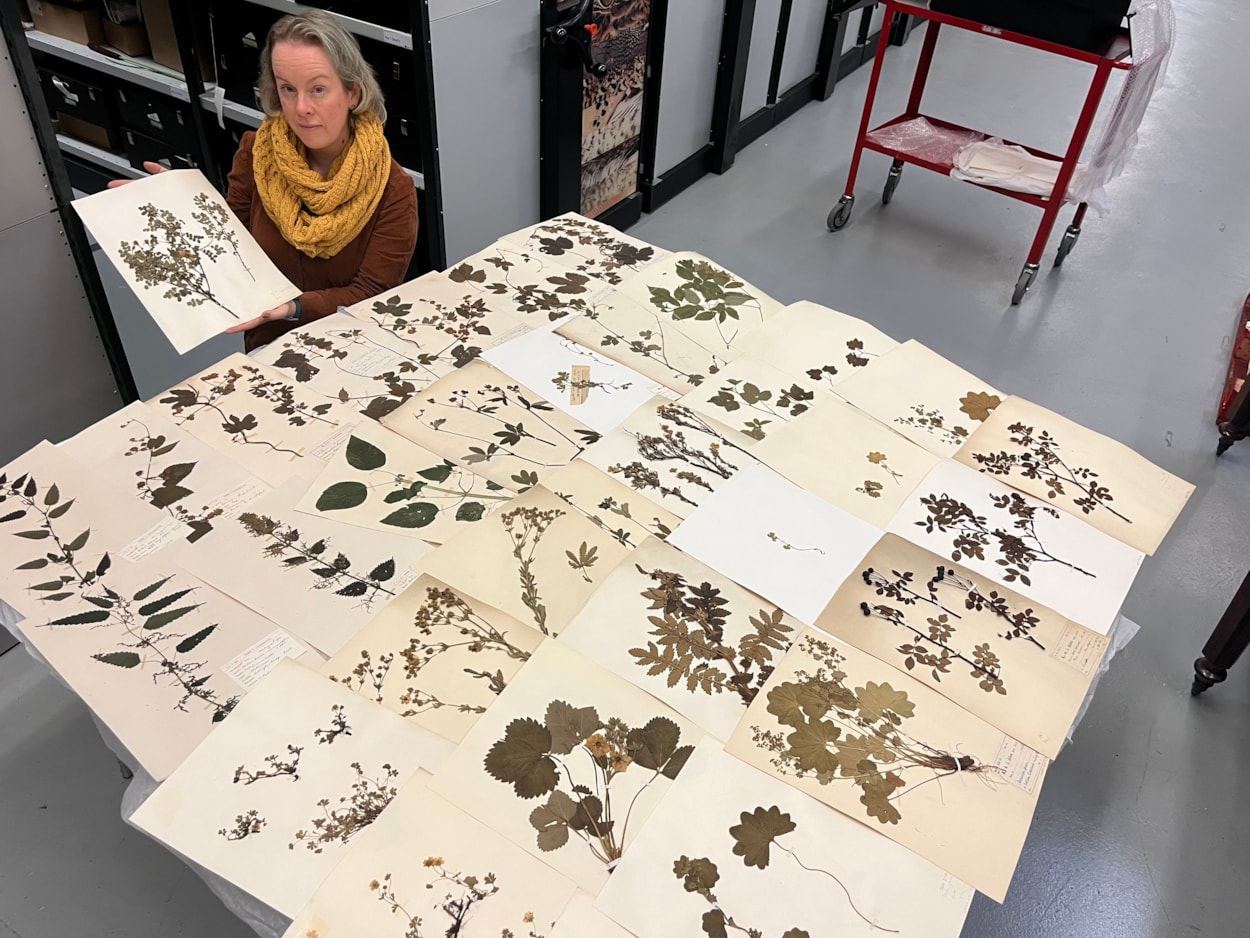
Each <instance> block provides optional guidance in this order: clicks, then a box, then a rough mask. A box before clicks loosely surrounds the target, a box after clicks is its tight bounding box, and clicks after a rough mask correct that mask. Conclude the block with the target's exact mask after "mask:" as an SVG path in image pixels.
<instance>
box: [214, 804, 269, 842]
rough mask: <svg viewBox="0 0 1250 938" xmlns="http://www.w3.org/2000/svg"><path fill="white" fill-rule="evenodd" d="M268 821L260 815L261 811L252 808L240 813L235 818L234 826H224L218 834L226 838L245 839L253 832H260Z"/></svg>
mask: <svg viewBox="0 0 1250 938" xmlns="http://www.w3.org/2000/svg"><path fill="white" fill-rule="evenodd" d="M266 823H268V822H267V821H266V820H265V819H264V818H263V817H261V816H260V813H259V812H257V811H255V810H252V811H248V812H247V813H246V814H240V815H238V816H237V817H236V818H235V819H234V827H223V828H222V829H221V830H219V831H218V832H217V834H218V836H221V837H224V838H226V840H243V839H244V838H245V837H250V836H251V835H252V834H259V833H260V831H261V828H263V827H264V826H265V824H266Z"/></svg>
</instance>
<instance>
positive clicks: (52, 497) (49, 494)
mask: <svg viewBox="0 0 1250 938" xmlns="http://www.w3.org/2000/svg"><path fill="white" fill-rule="evenodd" d="M60 500H61V491H60V489H58V488H57V487H56V483H55V482H54V483H52V486H51V487H50V488H49V489H48V491H46V492H44V493H43V503H44V504H45V505H47V506H48V507H51V506H52V505H55V504H56V503H57V502H59V501H60Z"/></svg>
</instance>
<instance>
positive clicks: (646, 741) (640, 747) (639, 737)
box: [625, 717, 681, 771]
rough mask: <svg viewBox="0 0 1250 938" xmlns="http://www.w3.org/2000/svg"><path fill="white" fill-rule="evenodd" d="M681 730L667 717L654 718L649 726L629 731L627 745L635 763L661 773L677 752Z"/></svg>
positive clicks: (649, 721)
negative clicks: (665, 764)
mask: <svg viewBox="0 0 1250 938" xmlns="http://www.w3.org/2000/svg"><path fill="white" fill-rule="evenodd" d="M680 739H681V728H680V727H679V726H678V725H677V724H676V723H674V722H673V721H672V720H670V719H668V718H667V717H652V718H651V719H650V720H648V721H647V724H646V725H645V726H643V727H640V728H638V729H633V730H630V731H629V735H627V736H626V737H625V745H626V747H627V748H628V749H629V754H630V755H631V756H633V757H634V761H635V762H636V763H638V764H639V765H640V766H642V767H643V768H644V769H654V770H656V771H659V770H660V769H661V768H663V766H664V763H666V762H667V761H668V760H669V757H670V756H672V755H673V754H674V753H675V752H676V751H677V742H678V740H680Z"/></svg>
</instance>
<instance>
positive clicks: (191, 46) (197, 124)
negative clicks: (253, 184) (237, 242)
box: [169, 0, 226, 192]
mask: <svg viewBox="0 0 1250 938" xmlns="http://www.w3.org/2000/svg"><path fill="white" fill-rule="evenodd" d="M169 15H170V18H171V19H172V20H173V24H174V39H175V40H176V41H177V43H178V58H179V59H180V60H181V61H182V78H183V81H185V82H186V85H187V97H188V98H190V99H191V100H190V107H191V127H192V129H193V130H194V131H195V139H196V142H197V143H198V144H199V145H200V167H201V169H202V170H203V172H204V175H205V176H207V177H208V181H209V182H211V183H212V184H213V185H214V186H216V187H217V188H218V189H220V190H221V191H223V192H224V191H225V188H226V186H225V182H226V174H225V173H223V172H222V171H221V167H220V166H218V165H217V152H216V150H215V149H214V148H213V146H212V141H211V140H210V139H209V136H208V122H207V120H206V118H205V111H204V108H203V106H201V104H200V95H202V94H203V93H204V77H203V74H204V73H203V71H202V70H201V67H200V53H199V50H198V49H197V48H196V45H195V22H194V20H193V19H192V14H191V7H190V5H189V4H186V3H178V2H176V0H175V2H172V3H170V4H169Z"/></svg>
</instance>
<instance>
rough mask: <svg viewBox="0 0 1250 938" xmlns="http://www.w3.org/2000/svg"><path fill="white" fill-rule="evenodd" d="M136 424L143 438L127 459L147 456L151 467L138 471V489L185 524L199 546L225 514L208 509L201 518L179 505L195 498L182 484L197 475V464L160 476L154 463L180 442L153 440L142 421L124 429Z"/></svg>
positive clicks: (168, 470) (133, 440) (173, 468)
mask: <svg viewBox="0 0 1250 938" xmlns="http://www.w3.org/2000/svg"><path fill="white" fill-rule="evenodd" d="M131 424H134V425H136V426H138V427H139V429H140V432H141V435H140V436H137V437H131V438H130V442H131V443H132V444H134V445H133V446H131V447H130V449H128V450H126V452H125V455H126V456H143V457H144V458H145V459H146V461H147V465H146V466H145V467H144V468H143V469H139V470H136V471H135V475H136V476H137V477H138V479H139V481H138V483H136V487H137V488H138V490H139V492H140V493H142V494H141V497H142V498H143V499H144V500H145V501H147V502H150V503H151V504H152V505H153V506H154V507H156V508H164V509H165V510H166V511H167V512H168V513H169V516H170V517H171V518H174V519H175V520H177V521H181V522H182V523H183V524H185V525H187V527H189V528H191V534H190V535H189V536H188V537H187V540H188V541H189V542H191V543H195V542H196V541H198V540H199V539H200V538H201V537H203V536H204V535H205V534H207V533H208V532H209V531H211V530H212V529H213V525H212V522H213V519H214V518H216V517H218V516H219V515H220V514H221V513H222V509H221V508H209V507H208V506H207V505H205V506H204V507H203V508H201V510H200V513H199V514H193V513H192V512H190V511H187V509H186V508H184V507H183V506H181V505H178V504H175V503H176V502H179V501H181V500H182V499H184V498H186V497H187V496H189V495H194V494H195V493H194V492H192V491H191V490H190V489H189V488H186V487H185V486H184V485H182V482H183V481H184V480H185V479H186V478H187V476H189V475H191V473H192V472H193V471H195V466H196V464H195V463H193V462H184V463H173V464H171V465H168V466H166V467H165V468H164V469H162V470H161V471H160V472H159V473H158V472H154V471H153V463H155V461H156V459H157V458H159V457H161V456H166V455H168V454H169V453H172V452H173V451H174V450H175V449H177V447H178V441H177V440H174V441H173V442H172V443H171V442H169V441H167V440H166V439H165V437H164V436H163V435H162V436H155V437H154V436H152V431H151V430H149V429H148V427H147V424H145V423H144V422H143V421H141V420H138V419H133V418H132V419H130V420H127V421H126V422H125V423H124V424H122V429H125V428H126V427H129V426H130V425H131Z"/></svg>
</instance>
